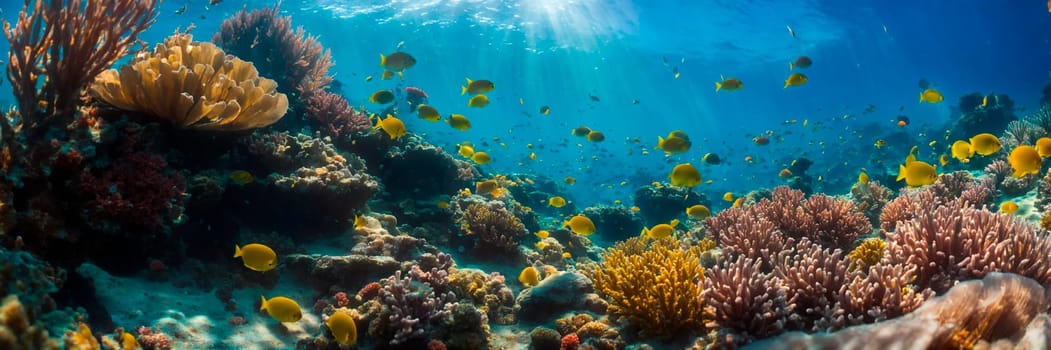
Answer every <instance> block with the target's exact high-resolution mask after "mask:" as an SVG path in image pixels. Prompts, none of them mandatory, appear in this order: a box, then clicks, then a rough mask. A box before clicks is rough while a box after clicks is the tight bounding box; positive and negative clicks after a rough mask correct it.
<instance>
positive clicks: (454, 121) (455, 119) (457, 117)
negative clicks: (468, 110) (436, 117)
mask: <svg viewBox="0 0 1051 350" xmlns="http://www.w3.org/2000/svg"><path fill="white" fill-rule="evenodd" d="M445 121H446V122H448V123H449V126H452V127H453V129H456V130H460V131H467V129H470V128H471V121H470V120H467V117H465V116H463V114H452V115H449V118H448V119H446V120H445Z"/></svg>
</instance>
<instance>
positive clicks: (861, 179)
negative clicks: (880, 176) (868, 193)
mask: <svg viewBox="0 0 1051 350" xmlns="http://www.w3.org/2000/svg"><path fill="white" fill-rule="evenodd" d="M858 183H859V184H862V185H866V184H868V183H869V174H866V173H865V172H864V171H862V172H861V173H860V174H858Z"/></svg>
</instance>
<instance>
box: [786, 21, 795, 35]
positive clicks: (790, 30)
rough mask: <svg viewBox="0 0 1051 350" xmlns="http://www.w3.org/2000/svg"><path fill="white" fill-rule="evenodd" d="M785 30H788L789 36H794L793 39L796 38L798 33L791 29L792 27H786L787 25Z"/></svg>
mask: <svg viewBox="0 0 1051 350" xmlns="http://www.w3.org/2000/svg"><path fill="white" fill-rule="evenodd" d="M785 28H788V35H791V36H792V37H793V38H795V37H796V31H794V30H792V27H791V26H789V25H787V24H786V25H785Z"/></svg>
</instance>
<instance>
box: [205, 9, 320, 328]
mask: <svg viewBox="0 0 1051 350" xmlns="http://www.w3.org/2000/svg"><path fill="white" fill-rule="evenodd" d="M213 1H214V0H213ZM260 298H262V299H263V303H262V305H260V306H259V310H266V313H268V314H270V317H273V318H274V319H275V320H278V321H280V322H296V321H299V320H300V319H302V318H303V311H302V310H301V309H300V308H299V304H298V303H296V301H295V300H292V299H289V298H286V297H273V298H270V300H267V299H266V297H265V296H260Z"/></svg>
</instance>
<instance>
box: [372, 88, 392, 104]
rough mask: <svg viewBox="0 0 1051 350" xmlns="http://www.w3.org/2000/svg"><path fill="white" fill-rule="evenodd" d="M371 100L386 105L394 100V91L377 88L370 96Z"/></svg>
mask: <svg viewBox="0 0 1051 350" xmlns="http://www.w3.org/2000/svg"><path fill="white" fill-rule="evenodd" d="M369 102H372V103H375V104H380V105H385V104H388V103H391V102H394V92H393V91H390V90H376V92H373V93H372V96H369Z"/></svg>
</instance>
